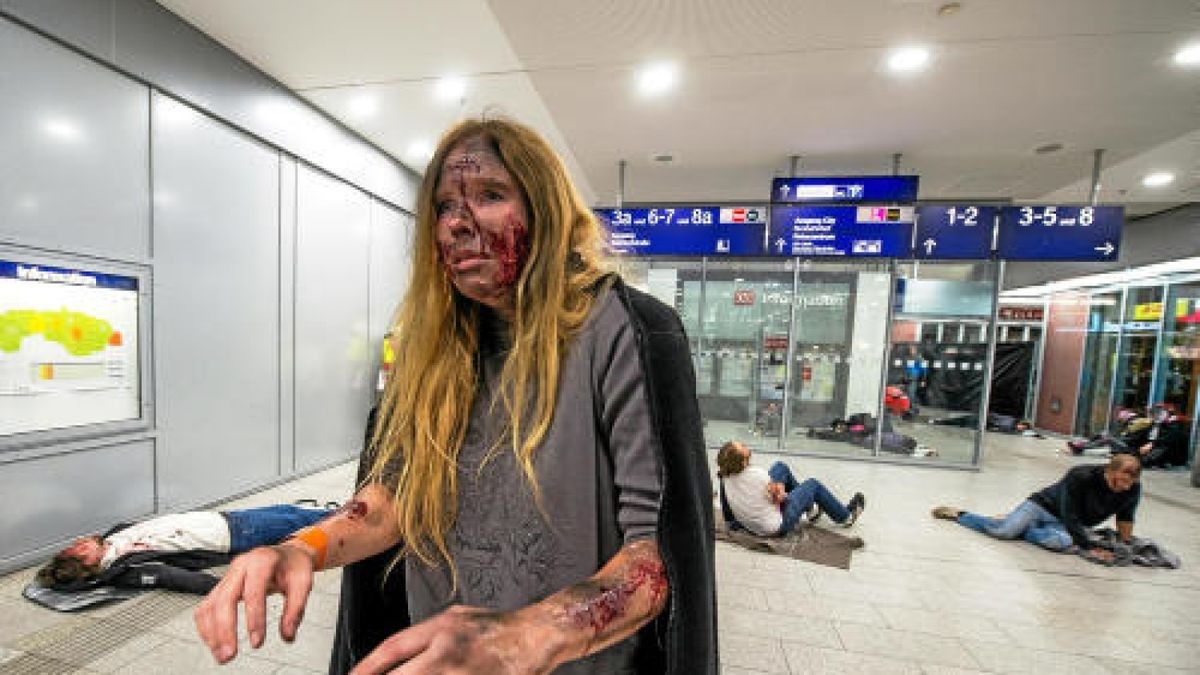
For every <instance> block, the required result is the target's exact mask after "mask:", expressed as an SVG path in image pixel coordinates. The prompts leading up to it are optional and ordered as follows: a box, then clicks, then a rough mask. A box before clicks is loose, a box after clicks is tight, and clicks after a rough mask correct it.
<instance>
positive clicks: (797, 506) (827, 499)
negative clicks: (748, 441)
mask: <svg viewBox="0 0 1200 675" xmlns="http://www.w3.org/2000/svg"><path fill="white" fill-rule="evenodd" d="M717 468H718V471H717V478H718V479H719V480H720V496H721V497H720V498H721V512H722V514H723V515H724V517H725V522H726V523H728V524H729V527H730V528H731V529H736V528H738V527H741V528H744V529H747V530H749V531H751V532H753V533H754V534H757V535H759V536H762V537H774V536H784V535H786V534H788V533H790V532H791V531H792V530H794V529H795V528H796V526H797V525H798V524H799V522H800V517H801V516H803V515H805V514H807V513H809V512H810V510H811V509H812V507H813V506H814V505H816V506H817V507H818V508H819V511H813V512H812V515H811V516H810V518H809V519H810V521H811V520H815V519H816V518H817V517H819V516H820V514H821V513H822V512H823V513H826V514H829V517H830V518H832V519H833V521H834V522H836V523H841V524H842V525H845V526H846V527H850V526H851V525H853V524H854V523H855V521H857V520H858V516H859V515H860V514H861V513H862V511H863V507H864V506H865V502H866V500H865V498H864V497H863V494H862V493H861V492H856V493H854V496H853V497H852V498H851V499H850V501H849V502H848V503H846V504H842V503H841V502H840V501H838V499H837V498H836V497H834V496H833V493H831V492H830V491H829V490H828V489H827V488H826V487H825V486H824V485H822V484H821V482H820V481H818V480H817V479H815V478H809V479H808V480H806V481H804V482H803V483H801V482H799V481H797V480H796V478H795V476H793V475H792V470H791V469H789V468H788V465H787V464H784V463H783V462H775V463H774V464H772V465H771V468H770V469H763V468H761V467H757V466H750V448H748V447H746V445H745V444H743V443H739V442H737V441H729V442H728V443H726V444H725V445H723V446H721V449H720V451H719V452H718V453H717Z"/></svg>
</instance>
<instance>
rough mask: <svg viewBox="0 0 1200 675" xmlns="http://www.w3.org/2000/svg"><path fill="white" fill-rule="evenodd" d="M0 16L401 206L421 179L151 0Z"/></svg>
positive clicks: (1, 4) (7, 0) (77, 3)
mask: <svg viewBox="0 0 1200 675" xmlns="http://www.w3.org/2000/svg"><path fill="white" fill-rule="evenodd" d="M0 11H3V12H6V13H8V14H9V15H11V16H13V17H16V18H18V19H20V20H21V21H24V22H26V23H28V24H30V25H32V26H34V27H36V28H38V29H39V30H42V31H45V32H46V33H48V34H50V35H53V36H55V37H56V38H58V39H60V40H62V41H64V42H66V43H69V44H71V45H73V46H75V47H77V48H79V49H80V50H82V51H84V52H87V53H88V54H90V55H92V56H94V57H95V58H97V59H100V60H102V61H105V62H107V63H111V64H113V65H114V66H116V67H118V68H121V69H122V70H125V71H126V72H129V73H131V74H133V75H134V76H136V77H139V78H142V79H143V80H145V81H146V82H148V83H150V84H152V85H154V86H155V87H157V88H160V89H162V90H163V91H166V92H168V93H170V94H172V95H174V96H177V97H180V98H186V99H188V100H189V101H190V102H191V103H193V104H194V105H196V107H198V108H200V109H202V110H205V111H207V112H208V113H210V114H212V115H214V116H216V117H219V118H221V119H225V120H228V121H229V122H231V123H232V124H234V125H236V126H238V127H240V128H242V129H245V130H246V131H248V132H250V133H252V134H254V135H256V136H258V137H260V138H263V139H265V140H266V141H268V142H270V143H272V144H275V145H277V146H279V147H280V148H283V149H284V150H287V151H288V152H290V153H293V154H295V155H297V156H299V157H302V158H304V159H305V160H306V161H308V162H311V163H312V164H314V165H316V166H320V167H322V168H323V169H325V170H327V171H330V172H331V173H334V174H337V175H339V176H341V177H343V178H344V179H346V180H348V181H350V182H353V183H354V184H356V185H359V186H360V187H362V188H363V189H364V190H368V191H370V192H372V193H373V194H375V195H378V196H379V197H380V198H382V199H385V200H387V201H390V202H392V203H393V204H396V205H399V206H408V205H409V204H411V203H413V202H415V195H416V189H417V184H418V183H419V181H420V177H419V176H418V175H417V174H416V173H414V172H413V171H412V170H410V169H408V168H407V167H405V166H403V165H401V164H400V163H399V162H397V161H396V160H395V159H393V158H392V157H391V156H390V155H388V154H387V153H384V152H383V151H381V150H379V149H378V148H376V147H375V146H374V145H372V144H370V143H368V142H367V141H365V140H363V139H362V138H361V137H359V136H357V135H355V134H354V133H351V132H350V131H349V130H347V129H346V128H345V127H343V126H342V125H341V124H340V123H338V122H337V121H335V120H334V119H333V118H332V117H329V116H327V115H325V114H324V113H321V112H319V111H318V110H317V109H316V108H315V107H313V106H312V105H310V104H308V103H307V102H306V101H304V100H302V99H300V98H298V97H296V96H295V95H293V94H291V93H290V92H289V90H288V89H287V88H286V87H284V86H283V85H281V84H279V83H278V82H276V81H275V80H273V79H271V78H270V77H268V76H267V75H266V74H264V73H262V72H261V71H259V70H257V69H255V68H254V67H253V66H250V65H249V64H248V63H246V62H245V61H243V60H242V59H241V58H239V57H238V56H237V55H236V54H234V53H233V52H231V51H229V50H228V49H226V48H225V47H223V46H221V45H220V44H219V43H217V42H216V41H215V40H213V39H211V38H209V37H208V36H206V35H204V34H203V33H201V32H200V31H199V30H196V29H195V28H193V27H192V26H191V25H190V24H188V23H187V22H185V21H183V20H182V19H180V18H179V17H177V16H175V15H174V14H173V13H171V12H170V11H169V10H167V9H166V8H164V7H162V6H161V5H159V4H158V3H156V2H153V0H0Z"/></svg>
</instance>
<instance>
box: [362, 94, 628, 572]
mask: <svg viewBox="0 0 1200 675" xmlns="http://www.w3.org/2000/svg"><path fill="white" fill-rule="evenodd" d="M479 137H482V138H483V139H485V140H486V141H487V142H489V143H490V144H491V145H492V146H493V148H494V149H495V151H496V153H497V154H498V155H499V157H500V159H501V161H502V162H503V163H504V166H505V167H506V168H507V169H508V171H509V172H510V173H511V174H512V175H513V177H514V179H515V180H516V182H517V184H518V185H519V186H520V188H521V191H522V193H523V195H524V198H525V200H526V207H527V209H528V213H529V221H530V222H529V223H528V225H527V227H528V231H529V237H530V241H529V255H528V259H527V262H526V264H525V267H524V269H522V270H521V272H520V277H519V279H518V280H517V283H516V288H515V291H516V293H515V302H514V309H513V316H512V325H511V330H512V348H511V350H510V351H509V353H508V355H507V357H506V359H505V362H504V367H503V369H502V370H501V375H500V387H499V390H500V393H501V397H500V400H501V401H502V403H503V409H504V413H505V414H506V417H507V426H506V433H507V437H506V438H505V439H504V441H505V443H506V444H508V445H509V446H510V448H511V451H512V452H513V454H514V455H515V456H516V459H517V462H518V465H519V466H520V467H521V469H522V471H523V472H524V474H525V477H526V479H527V480H528V481H529V484H530V486H531V488H532V489H533V492H534V495H535V496H536V497H538V499H539V503H540V491H539V489H538V484H537V479H536V475H535V472H534V464H533V455H534V451H535V450H536V448H537V446H538V444H539V443H540V442H541V441H542V439H543V438H544V437H545V435H546V433H547V430H548V429H549V427H550V422H551V419H552V418H553V416H554V404H555V400H556V399H557V394H558V384H559V382H558V380H559V367H560V362H561V360H562V356H563V353H564V351H565V349H566V347H567V343H568V341H569V340H570V339H571V338H572V337H573V336H574V335H575V334H576V333H577V332H578V330H579V328H580V326H581V325H582V324H583V322H584V320H585V319H586V318H587V315H588V312H589V311H590V309H591V306H592V300H593V298H594V295H595V288H596V286H597V284H598V282H600V280H601V279H602V278H603V276H604V274H605V269H604V265H603V262H602V260H603V258H602V248H601V246H602V230H601V228H600V225H599V223H598V221H597V220H596V217H595V215H594V214H592V212H591V211H590V210H589V209H588V208H587V206H586V205H585V203H584V201H583V199H582V198H581V197H580V196H579V193H578V192H577V191H576V190H575V187H574V185H572V183H571V181H570V178H569V177H568V176H567V172H566V169H565V168H564V167H563V165H562V162H561V161H560V160H559V158H558V156H557V154H556V153H555V152H554V150H553V149H552V148H551V147H550V146H549V144H547V143H546V141H545V140H543V139H542V138H541V137H540V136H539V135H538V134H537V133H536V132H534V131H533V130H532V129H530V128H528V127H526V126H524V125H522V124H519V123H516V122H513V121H511V120H504V119H495V118H489V119H471V120H466V121H463V122H460V123H459V124H457V125H455V126H454V127H452V128H451V129H449V130H448V131H447V132H446V133H445V134H444V135H443V136H442V139H441V141H440V142H439V144H438V149H437V152H435V153H434V156H433V159H432V160H431V161H430V163H429V168H428V169H427V170H426V172H425V178H424V180H423V182H422V183H421V192H420V194H419V196H418V198H417V222H416V236H415V238H414V246H413V260H412V276H411V281H410V283H409V286H408V292H407V294H406V295H405V297H404V301H403V303H402V304H401V306H400V310H399V313H398V318H397V321H396V325H395V327H394V331H393V332H394V335H395V336H396V338H395V355H396V360H395V363H394V364H393V366H392V370H391V375H390V378H389V380H388V384H387V387H386V389H385V391H384V395H383V400H382V402H381V404H380V411H379V417H378V421H377V423H376V426H375V431H374V435H373V438H372V448H373V450H374V454H375V457H374V462H373V464H372V467H371V471H370V473H369V474H368V475H367V480H368V481H380V482H385V483H387V484H388V485H389V487H391V488H392V489H394V490H395V497H394V507H395V510H396V516H397V523H398V525H399V530H400V532H399V534H400V537H401V542H402V549H401V554H400V555H401V556H404V555H408V554H413V555H416V556H417V557H418V558H420V559H421V561H422V562H424V563H425V564H429V565H434V564H436V563H437V562H438V560H441V561H443V562H445V563H446V564H447V565H448V566H449V567H450V569H451V570H454V567H455V566H454V562H453V560H452V559H451V557H450V552H449V549H448V547H447V544H446V538H447V535H448V534H449V532H450V531H451V529H452V528H453V526H454V521H455V518H456V516H457V512H458V486H457V471H456V466H457V458H458V452H459V449H460V448H461V446H462V443H463V438H464V437H465V435H466V430H467V421H468V415H469V413H470V409H471V404H472V402H473V401H474V398H475V391H476V388H477V386H478V385H479V382H478V369H477V368H478V357H477V355H478V350H479V318H480V317H479V312H480V308H479V306H478V305H477V304H476V303H474V302H473V301H471V300H469V299H467V298H465V297H463V296H462V295H461V294H459V293H458V292H457V291H456V290H455V288H454V286H453V285H452V283H451V282H450V280H449V278H448V277H447V275H446V272H445V271H444V269H443V267H442V265H441V264H440V261H439V258H438V251H437V244H436V232H435V223H436V218H437V216H436V214H435V213H434V208H433V207H434V193H435V191H436V189H437V184H438V178H439V173H440V171H441V167H442V164H443V163H444V161H445V158H446V155H447V154H448V153H449V151H450V150H451V149H453V148H454V147H455V146H456V145H458V144H459V143H462V142H463V141H465V140H469V139H472V138H479ZM397 559H399V558H397Z"/></svg>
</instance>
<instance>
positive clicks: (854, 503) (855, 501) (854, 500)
mask: <svg viewBox="0 0 1200 675" xmlns="http://www.w3.org/2000/svg"><path fill="white" fill-rule="evenodd" d="M866 506H867V498H866V497H864V496H863V493H861V492H855V493H854V496H853V497H851V498H850V503H849V504H846V508H848V509H850V517H849V518H847V519H846V522H844V523H842V526H843V527H850V526H852V525H854V523H856V522H858V517H859V516H860V515H862V512H863V509H864V508H866Z"/></svg>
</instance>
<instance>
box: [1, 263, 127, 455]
mask: <svg viewBox="0 0 1200 675" xmlns="http://www.w3.org/2000/svg"><path fill="white" fill-rule="evenodd" d="M140 416H141V392H140V374H139V363H138V280H137V279H136V278H134V277H126V276H119V275H114V274H103V273H95V272H87V271H82V270H75V269H65V268H60V267H51V266H47V265H37V264H31V263H22V262H11V261H7V260H0V436H3V435H10V434H19V433H26V432H32V431H45V430H49V429H61V428H67V427H77V426H82V425H88V424H99V423H105V422H119V421H125V420H136V419H138V418H140Z"/></svg>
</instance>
